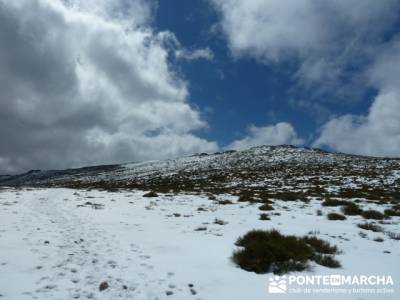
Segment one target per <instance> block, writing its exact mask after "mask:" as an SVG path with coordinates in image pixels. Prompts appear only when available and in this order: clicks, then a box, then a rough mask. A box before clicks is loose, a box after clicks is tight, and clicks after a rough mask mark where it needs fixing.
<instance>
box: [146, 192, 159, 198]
mask: <svg viewBox="0 0 400 300" xmlns="http://www.w3.org/2000/svg"><path fill="white" fill-rule="evenodd" d="M143 197H148V198H151V197H158V194H157V193H156V192H153V191H151V192H148V193H146V194H144V195H143Z"/></svg>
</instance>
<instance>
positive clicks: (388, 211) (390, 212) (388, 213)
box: [383, 208, 400, 217]
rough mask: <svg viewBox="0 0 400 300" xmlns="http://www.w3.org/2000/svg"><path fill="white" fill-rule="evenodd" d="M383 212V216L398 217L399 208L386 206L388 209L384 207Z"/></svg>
mask: <svg viewBox="0 0 400 300" xmlns="http://www.w3.org/2000/svg"><path fill="white" fill-rule="evenodd" d="M383 212H384V213H385V216H387V217H400V211H399V210H395V209H391V208H388V209H385V210H384V211H383Z"/></svg>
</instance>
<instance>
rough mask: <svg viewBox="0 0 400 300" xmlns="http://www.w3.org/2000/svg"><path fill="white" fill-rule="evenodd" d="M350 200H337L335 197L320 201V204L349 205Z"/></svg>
mask: <svg viewBox="0 0 400 300" xmlns="http://www.w3.org/2000/svg"><path fill="white" fill-rule="evenodd" d="M349 204H350V202H348V201H345V200H337V199H326V200H325V201H324V202H322V203H321V205H322V206H341V205H349Z"/></svg>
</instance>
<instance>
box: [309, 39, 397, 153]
mask: <svg viewBox="0 0 400 300" xmlns="http://www.w3.org/2000/svg"><path fill="white" fill-rule="evenodd" d="M368 74H370V75H369V76H370V81H371V84H373V85H374V86H376V87H377V88H378V91H379V92H378V95H377V96H376V97H375V99H374V102H373V104H372V105H371V108H370V110H369V113H368V115H366V116H355V115H346V116H342V117H338V118H334V119H332V120H330V121H329V122H328V123H327V124H325V125H324V127H323V128H322V129H321V135H320V137H319V138H318V139H317V141H316V142H315V145H316V146H322V145H327V146H329V147H331V148H333V149H335V150H339V151H342V152H348V153H357V154H364V155H375V156H400V42H399V41H396V40H395V41H393V42H390V43H389V44H387V45H385V46H384V47H383V52H382V53H381V54H380V55H378V58H377V60H376V62H375V64H374V65H373V66H372V67H371V68H370V70H369V72H368Z"/></svg>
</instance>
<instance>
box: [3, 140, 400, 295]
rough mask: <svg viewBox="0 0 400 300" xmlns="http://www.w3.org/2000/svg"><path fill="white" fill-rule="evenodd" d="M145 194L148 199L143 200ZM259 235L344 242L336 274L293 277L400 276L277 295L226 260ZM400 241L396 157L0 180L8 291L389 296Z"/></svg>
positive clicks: (232, 156) (316, 268) (252, 155)
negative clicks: (342, 288)
mask: <svg viewBox="0 0 400 300" xmlns="http://www.w3.org/2000/svg"><path fill="white" fill-rule="evenodd" d="M148 191H152V192H153V195H152V196H154V197H151V198H148V197H143V195H144V194H145V193H147V192H148ZM154 192H156V193H157V194H155V193H154ZM332 213H334V214H339V219H335V218H337V215H331V214H332ZM331 216H334V217H335V218H333V219H332V218H331ZM334 219H335V220H334ZM252 229H263V230H267V229H268V230H269V229H277V230H279V231H280V232H281V233H282V234H285V235H289V234H290V235H296V236H305V235H307V236H313V237H318V238H320V239H323V240H325V241H328V242H329V243H331V244H332V245H335V246H337V247H338V249H339V250H340V253H339V254H338V255H336V259H337V260H338V261H339V262H340V264H341V267H340V268H336V269H331V268H327V267H324V266H322V265H318V264H316V263H312V265H311V269H309V270H306V271H303V272H292V273H290V275H302V276H304V275H309V276H311V275H318V276H322V275H346V276H361V275H366V276H368V275H379V276H391V277H392V278H393V280H394V283H395V284H394V286H388V287H381V286H378V287H379V288H382V289H380V290H379V291H378V290H377V289H375V290H374V291H375V292H374V293H373V292H371V291H369V292H368V291H366V292H365V291H364V292H360V290H358V291H357V290H352V288H358V289H360V288H364V289H368V288H371V286H368V285H363V286H353V287H347V288H350V291H351V292H346V293H340V294H339V295H338V294H337V292H329V291H328V292H326V291H325V292H324V291H319V292H318V291H317V292H315V293H312V294H305V292H304V291H300V292H299V291H298V292H296V290H294V292H293V293H290V292H287V293H286V294H285V295H273V294H269V293H268V282H269V280H270V279H273V277H271V274H270V273H266V274H255V273H252V272H248V271H245V270H243V269H241V268H239V267H237V266H236V265H235V264H234V263H233V262H232V260H231V256H232V253H233V252H234V251H235V250H237V247H236V246H235V241H236V240H237V238H238V237H240V236H243V235H244V234H245V233H247V232H248V231H250V230H252ZM399 243H400V161H399V160H396V159H382V158H372V157H361V156H352V155H345V154H334V153H328V152H324V151H321V150H318V149H305V148H296V147H291V146H273V147H269V146H262V147H255V148H251V149H248V150H244V151H237V152H236V151H228V152H224V153H215V154H204V153H203V154H198V155H193V156H190V157H183V158H177V159H170V160H164V161H150V162H142V163H131V164H123V165H109V166H96V167H87V168H80V169H70V170H60V171H39V170H34V171H30V172H28V173H26V174H22V175H14V176H3V177H0V272H1V274H2V275H1V276H0V299H3V298H4V299H7V300H8V299H10V300H14V299H15V300H20V299H21V300H24V299H51V300H53V299H66V300H69V299H104V300H105V299H107V300H108V299H110V300H114V299H135V300H136V299H137V300H155V299H159V300H163V299H182V300H187V299H195V300H200V299H202V300H213V299H218V300H221V299H229V300H243V299H252V300H259V299H260V300H261V299H275V298H276V299H278V298H279V299H281V300H283V299H285V300H286V299H324V300H325V299H393V300H394V299H399V298H400V291H399V288H398V286H399V282H400V268H399V267H400V265H399V258H400V247H399V245H400V244H399ZM104 282H106V283H107V288H105V289H104V290H100V289H99V288H100V286H103V287H105V284H104ZM102 283H103V285H102ZM373 288H376V287H373ZM384 288H387V289H386V290H385V289H384ZM347 291H349V290H347ZM378 292H379V293H385V294H379V295H378V294H377V293H378ZM278 296H279V297H278Z"/></svg>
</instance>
